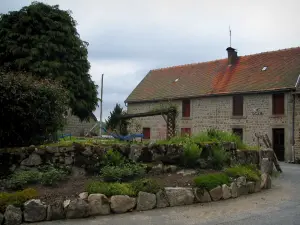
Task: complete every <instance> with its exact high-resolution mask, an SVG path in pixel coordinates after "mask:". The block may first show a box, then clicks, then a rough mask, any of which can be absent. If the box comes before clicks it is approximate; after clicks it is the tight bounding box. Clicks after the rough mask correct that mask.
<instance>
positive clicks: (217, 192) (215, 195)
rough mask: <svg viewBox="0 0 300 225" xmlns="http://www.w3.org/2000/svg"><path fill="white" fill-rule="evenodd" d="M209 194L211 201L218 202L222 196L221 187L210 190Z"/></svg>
mask: <svg viewBox="0 0 300 225" xmlns="http://www.w3.org/2000/svg"><path fill="white" fill-rule="evenodd" d="M209 194H210V196H211V199H212V200H213V201H219V200H220V199H221V198H222V196H223V192H222V187H221V186H218V187H215V188H213V189H211V190H210V191H209Z"/></svg>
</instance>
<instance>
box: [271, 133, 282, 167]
mask: <svg viewBox="0 0 300 225" xmlns="http://www.w3.org/2000/svg"><path fill="white" fill-rule="evenodd" d="M273 149H274V152H275V154H276V156H277V159H278V160H279V161H284V128H276V129H273Z"/></svg>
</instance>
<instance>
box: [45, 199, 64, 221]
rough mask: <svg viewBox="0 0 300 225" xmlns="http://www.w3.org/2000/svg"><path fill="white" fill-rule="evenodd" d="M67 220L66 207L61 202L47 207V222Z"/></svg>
mask: <svg viewBox="0 0 300 225" xmlns="http://www.w3.org/2000/svg"><path fill="white" fill-rule="evenodd" d="M64 218H65V213H64V206H63V203H62V202H61V201H56V202H54V203H52V204H50V205H48V207H47V219H46V220H48V221H49V220H61V219H64Z"/></svg>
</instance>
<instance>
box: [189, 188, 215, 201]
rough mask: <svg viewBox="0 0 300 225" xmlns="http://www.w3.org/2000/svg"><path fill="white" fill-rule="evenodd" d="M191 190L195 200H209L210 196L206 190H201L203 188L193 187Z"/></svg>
mask: <svg viewBox="0 0 300 225" xmlns="http://www.w3.org/2000/svg"><path fill="white" fill-rule="evenodd" d="M193 192H194V195H195V198H196V202H201V203H204V202H211V197H210V195H209V193H208V191H207V190H203V189H200V188H195V189H194V190H193Z"/></svg>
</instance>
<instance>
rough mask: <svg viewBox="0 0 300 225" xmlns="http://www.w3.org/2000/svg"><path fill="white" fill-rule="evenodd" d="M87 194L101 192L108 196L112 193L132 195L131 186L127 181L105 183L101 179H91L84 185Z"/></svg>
mask: <svg viewBox="0 0 300 225" xmlns="http://www.w3.org/2000/svg"><path fill="white" fill-rule="evenodd" d="M86 191H87V192H88V193H89V194H96V193H101V194H104V195H106V196H108V197H110V196H112V195H128V196H134V195H135V193H134V191H133V190H132V186H131V185H130V184H129V183H107V182H101V181H92V182H90V183H89V184H88V185H87V186H86Z"/></svg>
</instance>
